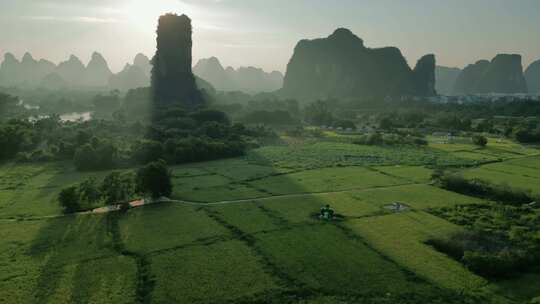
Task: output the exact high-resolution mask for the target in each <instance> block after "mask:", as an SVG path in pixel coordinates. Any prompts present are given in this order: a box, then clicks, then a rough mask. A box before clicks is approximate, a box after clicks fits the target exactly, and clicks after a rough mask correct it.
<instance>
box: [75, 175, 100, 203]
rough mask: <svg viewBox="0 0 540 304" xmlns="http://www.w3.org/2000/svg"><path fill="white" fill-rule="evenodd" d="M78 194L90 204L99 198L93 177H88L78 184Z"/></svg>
mask: <svg viewBox="0 0 540 304" xmlns="http://www.w3.org/2000/svg"><path fill="white" fill-rule="evenodd" d="M79 196H80V198H81V199H82V200H84V201H86V202H88V203H90V204H94V203H96V202H97V201H99V200H100V199H101V192H100V191H99V188H98V186H97V183H96V179H95V178H88V179H86V180H85V181H83V182H82V183H80V184H79Z"/></svg>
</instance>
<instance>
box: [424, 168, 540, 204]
mask: <svg viewBox="0 0 540 304" xmlns="http://www.w3.org/2000/svg"><path fill="white" fill-rule="evenodd" d="M437 174H438V175H437V176H435V175H432V177H433V178H434V180H435V181H436V182H437V184H438V185H439V187H441V188H444V189H446V190H450V191H454V192H457V193H461V194H465V195H471V196H476V197H480V198H485V199H490V200H494V201H499V202H503V203H505V204H509V205H523V204H528V203H530V202H532V201H534V200H535V198H534V197H533V196H532V194H531V193H530V192H529V191H525V190H521V189H514V188H510V187H509V186H505V185H493V184H490V183H488V182H486V181H483V180H479V179H473V180H467V179H465V178H464V177H463V176H462V175H460V174H459V173H455V172H443V173H441V172H437Z"/></svg>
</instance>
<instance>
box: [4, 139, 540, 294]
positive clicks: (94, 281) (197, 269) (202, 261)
mask: <svg viewBox="0 0 540 304" xmlns="http://www.w3.org/2000/svg"><path fill="white" fill-rule="evenodd" d="M456 145H458V144H456ZM459 145H460V146H459V147H458V146H456V147H453V146H451V145H450V144H433V143H432V144H430V146H429V147H426V148H413V147H399V148H396V147H371V146H359V145H353V144H348V143H339V142H319V143H305V144H303V145H297V144H291V145H288V146H287V145H283V146H269V147H263V148H259V149H256V150H253V151H251V152H249V153H248V155H246V156H245V157H243V158H235V159H226V160H219V161H212V162H205V163H197V164H189V165H184V166H174V167H172V168H171V169H172V175H173V184H174V193H173V198H174V199H176V200H177V201H175V202H168V203H160V204H154V205H149V206H144V207H140V208H135V209H131V210H129V211H128V212H126V213H108V214H101V215H97V214H95V215H90V214H79V215H72V216H63V215H62V214H61V210H60V208H59V207H58V203H57V202H56V197H57V195H58V192H59V191H60V190H61V189H62V188H63V187H66V186H67V185H70V184H73V183H76V182H79V181H81V180H83V179H85V178H87V177H89V176H95V177H96V178H98V179H99V178H102V177H103V176H105V175H106V174H107V173H108V172H94V173H84V174H83V173H78V172H76V171H75V170H74V169H73V168H72V167H71V166H70V165H68V164H64V163H49V164H33V165H28V164H15V163H9V164H4V165H2V166H0V303H10V304H11V303H209V304H210V303H252V302H256V303H313V304H315V303H464V302H463V301H464V299H468V301H469V302H466V303H527V302H528V301H529V300H531V299H532V298H535V297H538V296H540V288H537V287H535V286H532V285H531V284H526V283H525V282H530V281H536V279H537V277H538V275H540V272H538V274H537V273H531V274H527V275H526V276H521V277H516V278H515V279H509V280H505V281H499V282H493V281H490V280H487V279H485V278H482V277H480V276H478V275H476V274H473V273H472V272H470V271H469V270H468V269H467V268H465V267H464V266H463V265H462V264H461V263H459V262H458V261H455V260H453V259H451V258H449V257H448V256H446V255H444V254H442V253H440V252H438V251H436V250H435V249H434V248H432V247H431V246H429V245H426V244H425V242H426V241H427V240H428V239H431V238H433V237H442V236H446V235H449V234H451V233H453V232H455V231H459V230H460V229H463V228H462V227H458V226H456V225H454V224H451V223H450V222H447V221H446V220H444V219H442V218H439V217H436V216H434V215H432V214H430V213H428V212H429V210H430V209H432V208H440V207H452V206H456V205H465V204H483V203H485V202H484V201H483V200H481V199H478V198H473V197H469V196H465V195H461V194H457V193H454V192H449V191H446V190H442V189H440V188H437V187H435V186H434V185H432V184H431V174H432V172H433V168H434V167H436V166H439V165H442V166H446V165H450V166H453V167H456V166H457V167H459V166H464V167H467V168H468V169H464V170H465V171H464V175H465V176H466V177H470V178H473V177H477V178H482V179H487V180H490V181H493V182H500V183H507V184H510V185H515V186H516V187H517V186H519V185H521V186H526V188H527V189H530V190H531V191H535V192H537V193H540V173H539V172H540V158H539V157H535V156H527V155H532V154H534V153H535V151H536V150H534V151H532V150H531V149H530V148H523V147H521V146H519V145H515V144H512V143H508V142H500V143H496V142H493V143H491V144H490V145H489V146H488V148H486V150H484V151H477V149H476V148H475V147H473V146H472V145H467V144H459ZM497 151H499V152H500V154H498V155H497ZM512 155H513V156H515V157H511V156H512ZM497 159H498V160H501V161H502V162H497V163H492V164H487V165H484V166H478V167H470V166H474V164H475V163H476V164H480V163H483V162H484V161H487V160H490V161H493V160H497ZM395 202H399V203H401V204H403V205H405V206H406V207H407V209H406V210H405V211H403V212H395V211H393V210H391V209H389V208H388V206H391V204H393V203H395ZM326 204H330V205H331V206H332V208H334V209H335V211H336V213H337V214H338V215H339V216H340V219H339V220H338V221H335V222H325V221H321V220H319V219H318V217H317V214H318V211H319V209H320V208H321V207H322V206H324V205H326ZM533 285H534V284H533ZM501 295H503V296H504V297H501Z"/></svg>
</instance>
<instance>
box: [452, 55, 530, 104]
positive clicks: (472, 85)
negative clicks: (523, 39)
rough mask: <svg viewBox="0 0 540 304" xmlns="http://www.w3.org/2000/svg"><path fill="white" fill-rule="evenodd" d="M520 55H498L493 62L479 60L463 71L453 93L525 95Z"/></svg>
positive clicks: (525, 84)
mask: <svg viewBox="0 0 540 304" xmlns="http://www.w3.org/2000/svg"><path fill="white" fill-rule="evenodd" d="M527 92H528V90H527V83H526V82H525V77H524V75H523V66H522V64H521V56H520V55H509V54H499V55H497V56H495V58H493V60H492V61H491V62H490V61H487V60H480V61H477V62H476V63H475V64H471V65H468V66H467V67H465V69H463V71H462V72H461V74H460V75H459V77H458V78H457V80H456V83H455V86H454V90H453V93H454V94H456V95H465V94H488V93H502V94H515V93H527Z"/></svg>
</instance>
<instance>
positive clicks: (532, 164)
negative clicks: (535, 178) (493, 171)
mask: <svg viewBox="0 0 540 304" xmlns="http://www.w3.org/2000/svg"><path fill="white" fill-rule="evenodd" d="M506 164H510V165H514V166H518V167H525V168H531V169H538V170H540V157H539V156H534V157H524V158H519V159H512V160H509V161H507V162H506Z"/></svg>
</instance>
